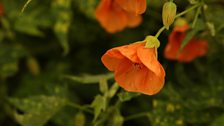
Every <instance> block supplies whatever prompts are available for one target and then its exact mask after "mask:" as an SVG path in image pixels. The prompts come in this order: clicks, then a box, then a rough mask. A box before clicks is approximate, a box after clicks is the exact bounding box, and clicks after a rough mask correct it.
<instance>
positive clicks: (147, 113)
mask: <svg viewBox="0 0 224 126" xmlns="http://www.w3.org/2000/svg"><path fill="white" fill-rule="evenodd" d="M148 115H149V112H142V113H138V114H134V115H130V116H128V117H126V118H125V119H124V121H128V120H132V119H136V118H140V117H144V116H148Z"/></svg>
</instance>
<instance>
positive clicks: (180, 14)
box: [155, 3, 203, 38]
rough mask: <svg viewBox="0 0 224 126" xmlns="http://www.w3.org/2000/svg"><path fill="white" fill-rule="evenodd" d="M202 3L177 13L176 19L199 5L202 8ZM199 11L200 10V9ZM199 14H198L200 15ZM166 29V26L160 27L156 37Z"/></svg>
mask: <svg viewBox="0 0 224 126" xmlns="http://www.w3.org/2000/svg"><path fill="white" fill-rule="evenodd" d="M202 5H203V3H198V4H195V5H194V6H192V7H190V8H188V9H187V10H185V11H183V12H181V13H179V14H177V15H176V16H175V19H176V18H178V17H180V16H182V15H185V14H186V13H188V12H190V11H192V10H194V9H195V8H197V7H200V8H201V6H202ZM200 8H198V11H199V10H200ZM199 12H200V11H199ZM199 12H198V14H199ZM198 14H197V16H198ZM196 21H197V19H196V20H195V21H194V22H196ZM165 29H166V27H165V26H163V27H162V28H160V29H159V31H158V32H157V33H156V35H155V37H156V38H158V37H159V35H160V34H161V33H162V32H163V31H164V30H165Z"/></svg>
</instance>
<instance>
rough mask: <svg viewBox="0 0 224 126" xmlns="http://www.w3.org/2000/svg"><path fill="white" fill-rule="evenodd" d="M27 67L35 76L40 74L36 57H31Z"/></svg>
mask: <svg viewBox="0 0 224 126" xmlns="http://www.w3.org/2000/svg"><path fill="white" fill-rule="evenodd" d="M27 67H28V69H29V71H30V73H31V74H33V75H38V74H40V66H39V63H38V61H37V60H36V59H35V58H34V57H29V58H28V59H27Z"/></svg>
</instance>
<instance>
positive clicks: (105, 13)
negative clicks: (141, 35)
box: [95, 0, 127, 33]
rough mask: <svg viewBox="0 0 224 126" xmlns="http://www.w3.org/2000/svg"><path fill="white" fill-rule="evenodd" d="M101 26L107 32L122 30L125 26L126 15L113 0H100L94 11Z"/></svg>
mask: <svg viewBox="0 0 224 126" xmlns="http://www.w3.org/2000/svg"><path fill="white" fill-rule="evenodd" d="M95 15H96V18H97V20H98V21H99V22H100V24H101V26H102V27H103V28H104V29H105V30H106V31H107V32H109V33H115V32H119V31H121V30H123V29H124V28H125V27H126V26H127V15H126V13H125V11H124V10H122V8H120V7H119V6H118V5H117V4H116V3H115V2H113V0H102V1H101V3H100V4H99V6H98V7H97V9H96V12H95Z"/></svg>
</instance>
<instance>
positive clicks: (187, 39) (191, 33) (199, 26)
mask: <svg viewBox="0 0 224 126" xmlns="http://www.w3.org/2000/svg"><path fill="white" fill-rule="evenodd" d="M204 28H205V24H204V22H203V21H202V20H200V19H198V20H197V23H196V25H195V27H194V28H193V29H191V30H190V31H188V32H187V35H186V36H185V38H184V40H183V41H182V43H181V46H180V51H182V50H183V49H184V47H185V46H186V45H187V44H188V43H189V42H190V40H191V39H192V38H193V36H195V35H196V34H197V33H198V32H199V31H201V30H203V29H204Z"/></svg>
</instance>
